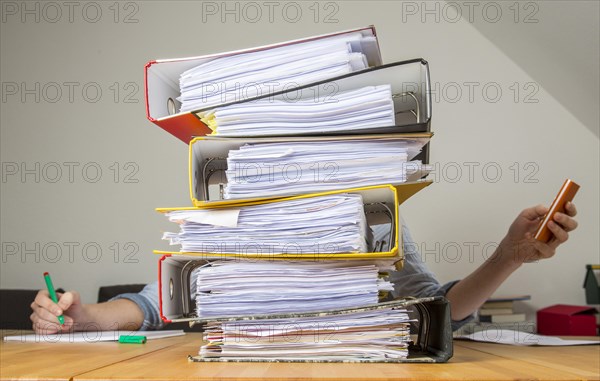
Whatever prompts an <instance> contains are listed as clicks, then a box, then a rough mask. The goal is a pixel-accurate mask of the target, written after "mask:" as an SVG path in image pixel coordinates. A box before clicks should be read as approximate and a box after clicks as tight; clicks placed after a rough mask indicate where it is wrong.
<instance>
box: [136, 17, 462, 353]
mask: <svg viewBox="0 0 600 381" xmlns="http://www.w3.org/2000/svg"><path fill="white" fill-rule="evenodd" d="M146 104H147V116H148V119H150V120H151V121H152V122H154V123H156V124H157V125H159V126H160V127H162V128H163V129H165V130H166V131H168V132H170V133H171V134H173V135H174V136H176V137H177V138H179V139H181V140H183V141H184V142H186V143H188V144H189V163H188V165H189V187H190V196H191V200H192V205H193V206H192V207H183V208H159V209H157V210H158V211H159V212H161V213H163V214H164V215H165V216H166V217H167V218H168V219H169V220H170V221H172V222H174V223H175V224H177V225H178V229H175V230H176V231H173V232H167V233H165V234H164V236H163V239H165V240H168V241H169V242H170V243H171V244H172V245H179V246H180V251H177V252H163V251H156V252H155V253H157V254H160V255H162V256H161V258H160V260H159V298H160V313H161V316H162V318H163V320H165V321H166V322H180V321H188V322H190V324H196V323H200V324H204V325H205V330H204V332H205V333H204V343H203V344H202V345H201V347H200V351H199V354H198V355H196V356H190V359H191V360H193V361H290V362H291V361H299V362H302V361H324V362H337V361H344V362H411V361H412V362H420V361H424V362H444V361H447V360H448V358H450V357H451V355H452V334H451V331H450V318H449V305H448V302H447V301H446V300H445V299H443V298H439V297H436V298H433V297H432V298H423V299H410V300H391V291H392V290H393V285H392V284H391V283H390V282H389V280H388V274H389V272H390V271H394V270H399V269H401V268H402V261H403V251H402V236H401V234H399V231H400V223H399V221H400V219H399V212H398V208H399V205H400V204H402V203H403V202H404V201H406V200H407V199H408V198H409V197H411V196H412V195H413V194H415V193H416V192H418V191H419V190H421V189H423V188H424V187H426V186H428V185H430V184H431V182H430V181H426V180H424V178H425V176H426V175H427V173H428V171H429V170H430V168H429V166H428V164H427V160H428V142H429V140H430V138H431V137H432V134H431V133H430V132H429V130H430V120H431V101H430V97H429V70H428V65H427V62H426V61H424V60H423V59H414V60H409V61H403V62H396V63H391V64H387V65H383V64H382V62H381V54H380V51H379V45H378V42H377V37H376V33H375V28H374V27H372V26H371V27H366V28H361V29H356V30H351V31H345V32H339V33H333V34H329V35H323V36H317V37H311V38H306V39H302V40H296V41H290V42H286V43H281V44H275V45H269V46H263V47H259V48H253V49H247V50H242V51H236V52H228V53H222V54H216V55H211V56H203V57H194V58H186V59H174V60H160V61H152V62H150V63H148V64H147V65H146ZM382 232H383V233H382Z"/></svg>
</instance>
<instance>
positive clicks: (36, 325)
mask: <svg viewBox="0 0 600 381" xmlns="http://www.w3.org/2000/svg"><path fill="white" fill-rule="evenodd" d="M57 296H58V298H59V299H58V303H54V302H53V301H52V299H50V295H49V293H48V291H47V290H40V291H39V292H38V293H37V295H36V297H35V300H34V301H33V303H31V309H32V310H33V313H32V314H31V316H30V318H31V321H32V322H33V330H34V331H35V332H36V333H40V334H53V333H59V332H68V331H73V330H80V329H77V328H78V327H76V325H78V324H80V323H83V322H85V321H87V319H86V318H85V316H86V310H85V306H84V304H82V303H81V298H80V296H79V293H78V292H77V291H69V292H65V293H64V294H61V293H57ZM60 315H63V316H64V319H65V324H64V325H61V324H60V323H59V322H58V316H60Z"/></svg>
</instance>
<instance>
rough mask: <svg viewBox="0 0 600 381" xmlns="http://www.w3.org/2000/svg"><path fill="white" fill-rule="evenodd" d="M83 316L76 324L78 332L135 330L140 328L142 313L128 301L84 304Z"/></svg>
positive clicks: (119, 300) (135, 305)
mask: <svg viewBox="0 0 600 381" xmlns="http://www.w3.org/2000/svg"><path fill="white" fill-rule="evenodd" d="M83 309H84V314H83V316H82V319H81V320H80V321H78V322H77V324H78V325H79V326H78V327H76V329H77V330H79V331H106V330H132V331H134V330H137V329H139V328H140V327H141V326H142V323H143V321H144V313H143V312H142V310H141V309H140V308H139V307H138V305H137V304H136V303H134V302H132V301H131V300H128V299H118V300H111V301H108V302H105V303H98V304H86V305H84V306H83Z"/></svg>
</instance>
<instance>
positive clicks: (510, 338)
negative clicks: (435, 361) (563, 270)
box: [456, 328, 600, 346]
mask: <svg viewBox="0 0 600 381" xmlns="http://www.w3.org/2000/svg"><path fill="white" fill-rule="evenodd" d="M456 339H467V340H473V341H482V342H486V343H496V344H509V345H530V346H532V345H540V346H568V345H593V344H596V345H597V344H600V341H598V340H564V339H561V338H559V337H554V336H542V335H536V334H534V333H529V332H522V331H513V330H510V329H493V328H492V329H488V330H484V331H480V332H474V333H471V334H469V335H462V336H458V337H456Z"/></svg>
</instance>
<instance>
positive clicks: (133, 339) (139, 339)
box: [119, 335, 146, 344]
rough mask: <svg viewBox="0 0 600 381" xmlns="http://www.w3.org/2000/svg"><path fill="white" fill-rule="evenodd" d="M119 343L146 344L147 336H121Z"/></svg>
mask: <svg viewBox="0 0 600 381" xmlns="http://www.w3.org/2000/svg"><path fill="white" fill-rule="evenodd" d="M119 343H122V344H146V336H127V335H121V336H119Z"/></svg>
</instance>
